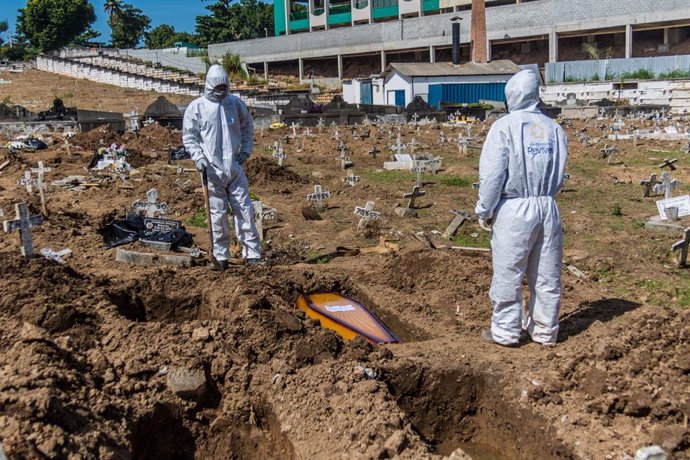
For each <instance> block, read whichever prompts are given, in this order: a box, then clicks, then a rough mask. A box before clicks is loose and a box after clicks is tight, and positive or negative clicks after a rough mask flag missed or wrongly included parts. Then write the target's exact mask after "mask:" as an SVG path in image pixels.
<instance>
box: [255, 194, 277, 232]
mask: <svg viewBox="0 0 690 460" xmlns="http://www.w3.org/2000/svg"><path fill="white" fill-rule="evenodd" d="M252 207H253V208H254V224H255V225H256V230H257V232H258V233H259V240H260V241H263V240H264V221H265V220H276V219H277V218H278V212H277V211H276V210H275V209H274V208H269V207H264V204H263V203H262V202H261V201H252Z"/></svg>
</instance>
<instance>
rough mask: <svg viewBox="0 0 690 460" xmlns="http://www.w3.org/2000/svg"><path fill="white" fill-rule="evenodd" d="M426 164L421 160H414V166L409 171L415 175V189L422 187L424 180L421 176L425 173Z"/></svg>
mask: <svg viewBox="0 0 690 460" xmlns="http://www.w3.org/2000/svg"><path fill="white" fill-rule="evenodd" d="M426 167H427V163H426V161H423V160H415V162H414V166H413V167H412V168H411V169H410V171H412V172H413V173H417V187H419V188H421V187H423V186H424V178H423V177H422V175H423V174H424V173H425V172H426Z"/></svg>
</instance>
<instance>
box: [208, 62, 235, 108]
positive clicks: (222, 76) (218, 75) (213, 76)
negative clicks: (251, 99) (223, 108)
mask: <svg viewBox="0 0 690 460" xmlns="http://www.w3.org/2000/svg"><path fill="white" fill-rule="evenodd" d="M218 85H226V86H227V87H228V90H230V79H229V78H228V74H227V72H225V69H223V67H222V66H220V65H218V64H214V65H212V66H211V68H210V69H208V73H207V74H206V85H205V87H204V96H205V97H206V98H207V99H208V100H210V101H213V102H220V101H222V100H223V99H224V98H225V96H227V95H228V91H225V94H224V95H223V97H219V95H217V94H214V92H213V89H214V88H215V87H216V86H218Z"/></svg>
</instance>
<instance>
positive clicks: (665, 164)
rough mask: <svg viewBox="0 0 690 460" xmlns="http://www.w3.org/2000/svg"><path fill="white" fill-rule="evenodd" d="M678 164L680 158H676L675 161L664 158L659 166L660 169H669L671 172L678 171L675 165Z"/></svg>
mask: <svg viewBox="0 0 690 460" xmlns="http://www.w3.org/2000/svg"><path fill="white" fill-rule="evenodd" d="M677 162H678V158H674V159H673V160H669V159H668V158H664V161H663V163H661V164H660V165H659V169H664V168H669V169H670V170H671V171H675V170H676V165H675V164H674V163H677Z"/></svg>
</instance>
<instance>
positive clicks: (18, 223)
mask: <svg viewBox="0 0 690 460" xmlns="http://www.w3.org/2000/svg"><path fill="white" fill-rule="evenodd" d="M14 210H15V213H16V216H17V218H16V219H15V220H6V221H4V222H3V230H4V231H5V233H11V232H14V231H19V241H20V242H21V245H22V248H21V252H22V255H23V256H24V257H26V258H27V259H28V258H31V257H33V256H34V243H33V238H32V236H31V227H36V226H38V225H41V224H42V223H43V216H41V215H40V214H39V215H36V216H32V215H30V214H29V208H28V206H27V205H26V203H18V204H15V205H14Z"/></svg>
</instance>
